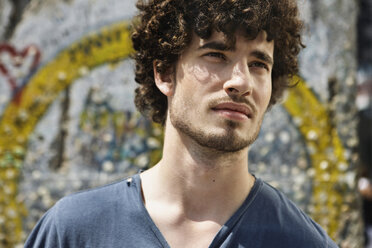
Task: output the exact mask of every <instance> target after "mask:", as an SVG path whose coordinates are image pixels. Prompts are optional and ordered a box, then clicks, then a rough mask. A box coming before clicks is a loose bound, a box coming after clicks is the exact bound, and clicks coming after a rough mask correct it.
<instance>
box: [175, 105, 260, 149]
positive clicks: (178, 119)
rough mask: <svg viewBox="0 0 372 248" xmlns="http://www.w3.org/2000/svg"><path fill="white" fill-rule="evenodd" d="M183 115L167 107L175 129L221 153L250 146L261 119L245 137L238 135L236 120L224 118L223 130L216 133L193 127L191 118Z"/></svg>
mask: <svg viewBox="0 0 372 248" xmlns="http://www.w3.org/2000/svg"><path fill="white" fill-rule="evenodd" d="M185 117H186V116H185V115H183V114H181V113H178V111H174V110H173V108H170V109H169V118H170V121H171V123H172V125H173V126H174V128H175V129H177V130H178V131H179V132H181V133H183V134H184V135H186V136H188V137H189V138H191V139H192V140H193V141H195V142H196V143H197V144H198V145H200V146H201V147H204V148H209V149H211V150H214V151H216V152H222V153H234V152H239V151H241V150H242V149H244V148H247V147H248V146H250V145H251V144H252V143H253V142H254V141H255V140H256V139H257V137H258V134H259V132H260V128H261V124H262V119H263V118H261V119H260V120H259V121H258V123H257V125H255V126H253V127H252V128H253V129H254V130H249V131H248V133H247V135H246V136H245V137H239V136H238V135H237V133H236V130H235V129H236V128H238V126H239V125H240V124H239V123H237V122H234V121H231V120H225V123H226V127H225V128H226V129H225V132H224V134H219V135H218V134H214V133H208V132H207V131H205V130H203V129H202V128H197V127H194V125H193V124H192V122H191V120H188V119H187V118H185Z"/></svg>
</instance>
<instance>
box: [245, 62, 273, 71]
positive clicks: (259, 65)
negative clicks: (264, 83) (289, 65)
mask: <svg viewBox="0 0 372 248" xmlns="http://www.w3.org/2000/svg"><path fill="white" fill-rule="evenodd" d="M249 67H256V68H257V67H258V68H263V69H266V70H269V67H268V66H267V65H266V64H265V63H262V62H259V61H255V62H252V63H250V64H249Z"/></svg>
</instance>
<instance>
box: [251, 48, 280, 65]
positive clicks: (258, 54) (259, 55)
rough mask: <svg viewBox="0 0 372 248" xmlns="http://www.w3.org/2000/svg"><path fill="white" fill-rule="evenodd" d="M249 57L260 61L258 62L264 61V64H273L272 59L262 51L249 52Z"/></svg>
mask: <svg viewBox="0 0 372 248" xmlns="http://www.w3.org/2000/svg"><path fill="white" fill-rule="evenodd" d="M251 55H252V56H254V57H256V58H258V59H260V60H262V61H265V62H266V63H268V64H270V65H273V64H274V60H273V58H272V57H271V56H270V55H268V54H267V53H265V52H263V51H260V50H254V51H253V52H251Z"/></svg>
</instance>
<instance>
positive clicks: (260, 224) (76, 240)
mask: <svg viewBox="0 0 372 248" xmlns="http://www.w3.org/2000/svg"><path fill="white" fill-rule="evenodd" d="M31 247H48V248H49V247H50V248H58V247H61V248H88V247H90V248H101V247H109V248H123V247H129V248H132V247H133V248H135V247H136V248H137V247H141V248H147V247H169V245H168V243H167V241H166V240H165V238H164V237H163V235H162V234H161V232H160V231H159V229H158V228H157V227H156V225H155V223H154V222H153V221H152V219H151V217H150V215H149V214H148V212H147V210H146V208H145V206H144V204H143V199H142V194H141V180H140V177H139V175H138V174H137V175H134V176H133V177H131V178H128V179H126V180H123V181H120V182H117V183H113V184H110V185H106V186H103V187H100V188H97V189H92V190H88V191H85V192H81V193H77V194H73V195H71V196H67V197H64V198H62V199H61V200H60V201H58V202H57V203H56V205H55V206H54V207H53V208H51V209H50V210H49V211H48V212H47V213H46V214H45V215H44V216H43V217H42V218H41V219H40V221H39V222H38V224H37V225H36V226H35V228H34V230H33V231H32V232H31V234H30V236H29V237H28V240H27V241H26V244H25V248H31ZM209 247H233V248H235V247H239V248H240V247H241V248H243V247H250V248H256V247H270V248H271V247H275V248H281V247H283V248H290V247H294V248H299V247H301V248H304V247H309V248H317V247H319V248H327V247H337V245H336V244H335V243H334V242H333V241H332V240H331V239H330V238H329V237H328V235H327V234H326V233H325V232H324V230H323V229H322V228H321V227H320V226H319V225H318V224H316V223H315V222H314V221H313V220H311V219H310V218H309V217H308V216H307V215H306V214H305V213H303V212H302V211H301V210H300V209H299V208H297V207H296V206H295V205H294V204H293V203H292V202H291V201H290V200H288V199H287V198H286V197H285V196H284V194H282V193H281V192H279V191H278V190H276V189H274V188H272V187H271V186H270V185H268V184H266V183H265V182H264V181H262V180H260V179H256V182H255V184H254V186H253V188H252V190H251V192H250V193H249V195H248V197H247V199H246V200H245V201H244V203H243V204H242V206H241V207H240V208H239V209H238V210H237V211H236V212H235V213H234V215H233V216H232V217H231V218H230V219H229V220H228V221H227V222H226V223H225V224H224V225H223V226H222V228H221V229H220V231H219V232H218V233H217V235H216V236H215V238H214V240H213V241H212V243H211V244H210V246H209Z"/></svg>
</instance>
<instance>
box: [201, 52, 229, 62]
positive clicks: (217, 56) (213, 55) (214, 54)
mask: <svg viewBox="0 0 372 248" xmlns="http://www.w3.org/2000/svg"><path fill="white" fill-rule="evenodd" d="M204 56H206V57H211V58H215V59H221V60H226V56H225V55H224V54H222V53H217V52H210V53H207V54H205V55H204Z"/></svg>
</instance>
